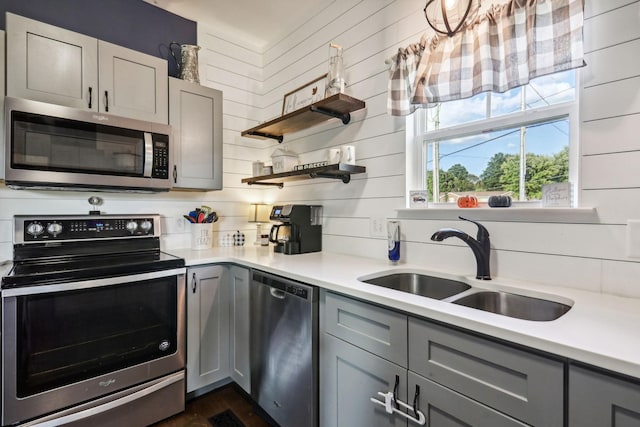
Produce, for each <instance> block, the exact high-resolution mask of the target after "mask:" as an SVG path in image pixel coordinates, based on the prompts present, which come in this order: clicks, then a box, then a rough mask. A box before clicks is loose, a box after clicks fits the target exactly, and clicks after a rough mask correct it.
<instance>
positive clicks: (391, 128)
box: [201, 0, 640, 297]
mask: <svg viewBox="0 0 640 427" xmlns="http://www.w3.org/2000/svg"><path fill="white" fill-rule="evenodd" d="M423 7H424V1H422V0H395V1H393V0H375V1H368V0H361V1H358V0H343V1H334V2H331V3H329V4H328V5H327V7H326V9H324V10H323V11H322V12H320V13H319V14H317V15H316V16H315V17H314V18H313V19H310V20H309V21H307V22H304V23H301V25H300V26H299V27H298V28H294V29H292V30H291V32H290V33H289V35H288V36H287V37H285V38H284V39H282V40H281V41H279V42H278V43H275V44H273V45H271V46H270V47H269V48H268V49H267V50H266V51H265V52H258V51H257V50H256V51H255V52H253V53H255V55H248V56H247V58H248V61H247V62H249V63H250V66H249V64H247V67H246V68H243V67H244V65H245V64H244V63H243V64H236V65H237V66H238V68H235V67H232V68H231V69H227V70H226V71H227V73H229V74H227V77H226V78H227V79H228V80H227V84H229V85H230V86H233V87H235V88H237V90H242V91H246V92H252V94H253V95H254V99H253V101H251V102H249V103H248V105H245V104H244V103H241V102H239V103H238V105H236V106H234V107H233V108H235V109H236V110H237V113H236V114H235V116H237V117H235V116H234V124H235V123H237V124H238V125H239V126H240V128H246V127H250V126H253V125H255V124H256V123H258V122H259V121H264V120H267V119H270V118H272V117H275V116H278V115H279V113H280V109H281V106H282V96H283V94H285V93H287V92H289V91H290V90H292V89H294V88H296V87H298V86H300V85H302V84H304V83H306V82H308V81H311V80H313V79H314V78H316V77H318V76H319V75H321V74H323V73H325V72H326V69H327V59H328V55H329V48H328V45H329V43H330V42H332V41H335V42H337V43H339V44H341V45H343V46H344V60H345V66H346V72H347V83H348V88H347V91H346V92H347V94H350V95H352V96H355V97H357V98H360V99H363V100H364V101H366V103H367V108H366V110H364V111H359V112H356V113H355V114H353V115H352V122H351V123H350V124H349V125H348V126H342V125H341V124H340V123H339V122H338V121H331V122H328V123H327V124H325V125H321V126H318V127H314V128H312V129H308V130H305V131H303V132H299V133H296V134H293V135H288V136H287V137H286V138H285V141H286V142H285V146H287V147H288V148H289V149H290V150H292V151H294V152H296V153H298V154H299V156H300V161H301V163H307V162H311V161H318V160H323V159H324V153H325V151H326V149H327V148H331V147H338V146H340V145H344V144H351V145H355V146H356V155H357V158H358V163H359V164H362V165H364V166H366V167H367V173H366V174H364V175H355V176H353V177H352V181H351V183H350V184H348V185H344V184H342V183H341V182H334V181H328V180H309V181H301V182H295V183H287V184H286V185H285V188H284V189H283V190H263V192H264V193H265V195H266V196H265V198H268V199H270V200H277V201H279V202H299V203H320V204H322V205H323V206H324V242H323V243H324V249H325V250H329V251H335V252H339V253H349V254H356V255H362V256H366V257H373V258H377V259H380V267H381V269H383V268H385V267H386V265H387V264H386V241H385V240H384V239H381V238H373V237H371V235H370V231H369V222H370V218H373V217H384V218H395V217H396V216H397V213H396V211H395V209H399V208H403V207H404V206H405V199H404V196H405V193H406V188H405V185H406V184H405V182H406V170H405V161H406V159H405V144H406V142H405V140H406V132H405V120H404V119H403V118H394V117H391V116H389V115H387V114H386V85H387V77H388V75H387V68H386V66H385V63H384V60H385V59H387V58H389V57H390V56H392V55H393V54H394V52H395V51H396V49H397V48H398V47H404V46H406V45H407V44H409V43H413V42H416V41H417V40H418V39H419V38H420V36H421V35H422V34H423V32H425V31H426V30H427V28H428V27H427V25H426V22H425V20H424V15H423V13H422V8H423ZM585 17H586V21H585V47H586V58H585V59H586V62H587V67H586V68H584V69H583V70H582V71H581V82H582V88H581V90H580V95H579V99H580V110H581V126H580V141H581V144H580V145H581V154H580V162H579V166H580V171H579V174H580V179H581V183H580V197H579V199H580V201H581V204H582V206H589V207H595V208H596V214H595V215H593V218H591V219H590V220H589V221H586V222H587V223H586V224H585V223H583V222H585V221H583V220H580V219H576V220H575V221H574V220H572V219H569V220H566V219H564V220H560V221H561V222H560V223H548V222H532V221H530V220H526V221H523V220H507V221H505V220H495V219H492V220H486V221H484V224H485V225H486V226H487V228H488V229H489V230H490V232H491V237H492V247H493V253H492V270H493V272H494V274H495V275H499V276H502V277H511V278H514V279H519V280H532V281H536V282H539V283H543V284H554V285H564V286H570V287H575V288H581V289H588V290H593V291H596V292H604V293H611V294H618V295H622V296H630V297H640V285H637V284H636V280H635V278H636V277H638V276H639V275H640V264H639V263H638V261H639V260H638V259H632V258H628V257H627V254H626V239H627V227H626V222H627V220H629V219H638V218H640V201H639V200H640V174H639V173H638V170H640V169H639V168H638V167H637V165H638V164H640V140H639V139H638V136H637V135H638V129H640V58H639V57H638V55H637V52H639V51H640V2H639V1H630V0H616V1H611V0H587V1H586V5H585ZM201 40H202V39H201ZM210 41H211V43H212V45H217V44H218V42H217V41H216V40H215V39H211V40H210ZM203 44H206V43H205V42H204V41H203ZM220 55H222V56H224V54H220ZM223 62H224V61H223V60H222V59H221V58H220V59H219V61H218V63H223ZM257 64H261V66H258V67H257V68H258V69H256V68H255V67H254V66H256V65H257ZM214 67H216V69H217V68H222V67H223V66H222V65H215V66H214ZM240 69H243V70H246V71H240ZM256 76H261V77H256ZM254 77H255V79H254ZM243 93H245V92H243ZM225 106H226V105H225ZM240 128H238V129H236V130H237V131H238V132H237V133H236V135H237V134H239V131H240V130H241V129H240ZM232 138H233V136H231V135H230V136H229V139H230V140H233V139H232ZM241 140H242V138H238V137H236V139H235V140H233V141H234V142H233V143H234V144H238V145H239V146H242V147H245V146H244V145H242V144H244V142H243V143H241V142H240V141H241ZM248 141H251V143H252V144H253V146H254V147H257V148H259V149H260V150H261V154H260V156H259V158H261V159H267V158H268V157H269V155H270V153H271V152H272V151H273V149H274V148H275V147H276V146H277V144H275V143H271V142H260V141H255V140H248ZM260 144H262V145H260ZM243 149H244V150H246V148H243ZM250 154H254V152H251V153H250ZM250 160H251V159H248V158H243V159H240V158H238V159H237V160H235V161H236V162H237V163H238V169H237V170H239V171H241V172H240V174H242V173H247V174H248V173H249V163H250ZM243 162H245V163H246V164H244V167H243V165H242V163H243ZM242 171H244V172H242ZM468 215H471V213H468ZM569 218H571V217H569ZM401 222H402V225H401V227H402V236H403V242H402V252H403V259H404V261H406V262H410V263H415V264H419V265H424V266H425V267H428V268H432V269H436V270H446V271H450V272H454V273H460V274H473V273H474V272H475V261H474V259H473V255H472V253H471V251H470V250H469V249H468V248H467V247H466V246H464V244H462V243H458V242H457V241H450V240H452V239H449V240H447V241H445V242H442V243H434V242H431V241H430V240H429V236H430V235H431V234H432V233H433V232H434V231H435V230H437V229H438V228H440V227H446V226H456V227H459V228H461V229H464V230H466V231H468V232H470V233H475V229H474V227H473V226H470V225H467V224H464V223H462V224H461V223H459V222H458V221H454V220H446V221H445V220H441V219H437V220H436V219H430V220H426V219H424V220H409V219H403V220H402V221H401ZM589 222H590V223H589Z"/></svg>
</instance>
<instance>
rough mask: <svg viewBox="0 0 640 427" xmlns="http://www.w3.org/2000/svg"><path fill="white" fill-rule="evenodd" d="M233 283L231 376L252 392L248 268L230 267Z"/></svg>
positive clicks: (231, 281)
mask: <svg viewBox="0 0 640 427" xmlns="http://www.w3.org/2000/svg"><path fill="white" fill-rule="evenodd" d="M228 271H229V282H230V285H231V337H230V339H231V342H230V358H231V360H230V363H231V378H232V379H233V380H234V381H235V382H236V383H237V384H238V385H239V386H240V387H242V389H243V390H244V391H246V392H247V393H251V376H250V366H251V365H250V359H249V280H250V271H249V269H247V268H242V267H237V266H235V265H234V266H231V267H229V270H228Z"/></svg>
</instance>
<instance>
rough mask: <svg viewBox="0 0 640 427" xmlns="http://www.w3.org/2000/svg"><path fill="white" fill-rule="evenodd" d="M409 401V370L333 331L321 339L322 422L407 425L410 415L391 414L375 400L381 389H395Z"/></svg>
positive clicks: (342, 426)
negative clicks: (397, 381) (363, 348)
mask: <svg viewBox="0 0 640 427" xmlns="http://www.w3.org/2000/svg"><path fill="white" fill-rule="evenodd" d="M396 377H398V378H399V384H398V394H397V395H398V399H400V400H403V401H406V391H407V383H406V378H407V370H406V369H404V368H402V367H400V366H398V365H396V364H393V363H391V362H389V361H387V360H384V359H382V358H380V357H378V356H375V355H373V354H371V353H369V352H367V351H364V350H362V349H360V348H358V347H355V346H353V345H351V344H349V343H347V342H345V341H342V340H340V339H338V338H335V337H333V336H331V335H329V334H326V333H323V334H321V342H320V426H321V427H346V426H348V427H377V426H388V427H391V426H395V427H399V426H405V427H406V426H407V421H406V418H404V417H402V416H400V415H397V414H387V413H386V412H385V410H384V407H382V406H380V405H377V404H375V403H373V402H371V400H370V399H371V398H372V397H374V398H376V399H380V400H382V399H383V398H382V397H381V396H379V395H378V394H377V392H379V391H380V392H385V393H386V392H388V391H393V389H394V385H395V381H396Z"/></svg>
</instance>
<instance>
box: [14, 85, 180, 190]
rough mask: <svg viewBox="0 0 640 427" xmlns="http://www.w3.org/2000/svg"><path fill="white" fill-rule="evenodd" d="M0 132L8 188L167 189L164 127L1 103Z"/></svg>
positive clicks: (168, 136) (167, 141) (168, 153)
mask: <svg viewBox="0 0 640 427" xmlns="http://www.w3.org/2000/svg"><path fill="white" fill-rule="evenodd" d="M5 130H6V135H5V152H6V155H5V183H6V184H7V185H8V186H9V187H12V188H44V189H75V190H84V189H87V190H88V189H92V190H115V191H168V190H169V189H170V188H171V185H172V179H171V177H170V173H169V171H170V168H171V165H172V164H173V161H172V155H171V139H172V135H171V127H170V126H168V125H163V124H160V123H151V122H145V121H140V120H134V119H128V118H125V117H118V116H113V115H109V114H99V113H94V112H90V111H82V110H78V109H76V108H69V107H63V106H60V105H53V104H47V103H43V102H37V101H30V100H25V99H17V98H9V97H7V98H5Z"/></svg>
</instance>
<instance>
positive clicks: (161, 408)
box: [22, 371, 185, 427]
mask: <svg viewBox="0 0 640 427" xmlns="http://www.w3.org/2000/svg"><path fill="white" fill-rule="evenodd" d="M184 390H185V382H184V371H180V372H177V373H175V374H172V375H169V376H166V377H164V378H160V379H158V380H155V381H152V382H150V383H147V384H143V385H141V386H138V387H134V388H133V389H130V390H125V391H122V392H120V393H116V394H115V395H111V396H109V397H105V398H102V399H98V400H95V401H93V402H91V403H89V404H85V405H80V406H77V407H75V408H73V409H70V410H67V411H61V412H58V413H56V414H52V415H50V416H47V417H44V418H40V419H37V420H34V421H32V422H29V423H27V424H23V425H22V427H53V426H67V427H95V426H100V427H122V426H146V425H150V424H153V423H155V422H158V421H161V420H163V419H165V418H168V417H170V416H172V415H175V414H177V413H180V412H182V411H184V406H185V392H184Z"/></svg>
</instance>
